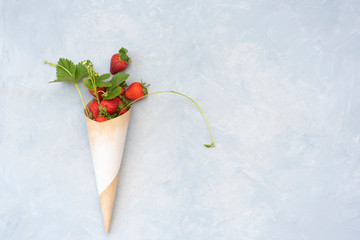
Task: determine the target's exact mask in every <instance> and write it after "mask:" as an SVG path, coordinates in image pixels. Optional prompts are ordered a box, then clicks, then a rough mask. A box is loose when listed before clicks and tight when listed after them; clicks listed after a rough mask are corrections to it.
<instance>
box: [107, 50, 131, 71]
mask: <svg viewBox="0 0 360 240" xmlns="http://www.w3.org/2000/svg"><path fill="white" fill-rule="evenodd" d="M127 52H128V50H127V49H126V48H121V49H120V50H119V53H116V54H114V55H113V56H112V57H111V61H110V72H111V74H113V75H114V74H116V73H118V72H121V71H124V70H125V69H126V68H127V66H128V64H129V63H131V58H129V56H128V55H127Z"/></svg>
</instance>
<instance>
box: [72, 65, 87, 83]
mask: <svg viewBox="0 0 360 240" xmlns="http://www.w3.org/2000/svg"><path fill="white" fill-rule="evenodd" d="M86 74H87V69H86V67H85V66H84V65H83V64H82V63H81V62H79V63H78V64H77V65H76V71H75V75H74V78H75V82H78V81H79V80H80V79H82V78H83V77H84V76H85V75H86Z"/></svg>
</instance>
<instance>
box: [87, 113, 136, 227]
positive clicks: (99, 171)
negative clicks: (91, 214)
mask: <svg viewBox="0 0 360 240" xmlns="http://www.w3.org/2000/svg"><path fill="white" fill-rule="evenodd" d="M130 111H131V110H129V111H127V112H126V113H124V114H123V115H121V116H119V117H117V118H114V119H111V120H108V121H105V122H101V123H99V122H96V121H94V120H91V119H89V118H88V117H86V126H87V131H88V136H89V142H90V148H91V155H92V160H93V165H94V171H95V177H96V185H97V189H98V193H99V198H100V206H101V212H102V216H103V222H104V227H105V232H106V233H108V232H109V229H110V223H111V216H112V210H113V206H114V199H115V195H116V187H117V183H118V178H119V171H120V164H121V159H122V155H123V150H124V146H125V139H126V132H127V128H128V124H129V119H130Z"/></svg>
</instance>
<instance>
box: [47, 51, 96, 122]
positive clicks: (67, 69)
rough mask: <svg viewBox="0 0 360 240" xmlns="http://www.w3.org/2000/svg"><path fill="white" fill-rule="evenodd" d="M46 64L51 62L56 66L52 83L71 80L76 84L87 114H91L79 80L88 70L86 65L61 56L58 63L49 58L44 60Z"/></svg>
mask: <svg viewBox="0 0 360 240" xmlns="http://www.w3.org/2000/svg"><path fill="white" fill-rule="evenodd" d="M44 63H46V64H50V65H52V66H55V67H56V78H57V79H56V80H54V81H51V82H50V83H54V82H69V83H72V84H74V85H75V87H76V90H77V91H78V93H79V95H80V98H81V101H82V103H83V105H84V108H85V112H86V115H89V114H90V112H89V109H88V108H87V106H86V103H85V101H84V98H83V96H82V95H81V92H80V89H79V86H78V84H77V83H78V82H79V81H80V80H81V79H82V78H84V77H85V76H86V75H87V73H88V71H87V69H86V67H85V66H84V65H83V64H82V62H79V63H78V64H76V65H75V64H74V63H73V62H72V61H71V60H68V59H66V58H59V61H58V63H57V64H55V63H51V62H49V61H47V60H45V61H44Z"/></svg>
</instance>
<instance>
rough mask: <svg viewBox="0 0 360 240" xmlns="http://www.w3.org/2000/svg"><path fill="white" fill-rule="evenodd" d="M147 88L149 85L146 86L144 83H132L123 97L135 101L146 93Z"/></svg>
mask: <svg viewBox="0 0 360 240" xmlns="http://www.w3.org/2000/svg"><path fill="white" fill-rule="evenodd" d="M148 86H149V85H146V84H145V83H139V82H134V83H132V84H131V85H130V86H129V88H128V89H127V90H126V92H125V97H126V98H127V99H129V100H136V99H138V98H141V97H143V96H144V95H145V94H147V93H148V91H147V87H148Z"/></svg>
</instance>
